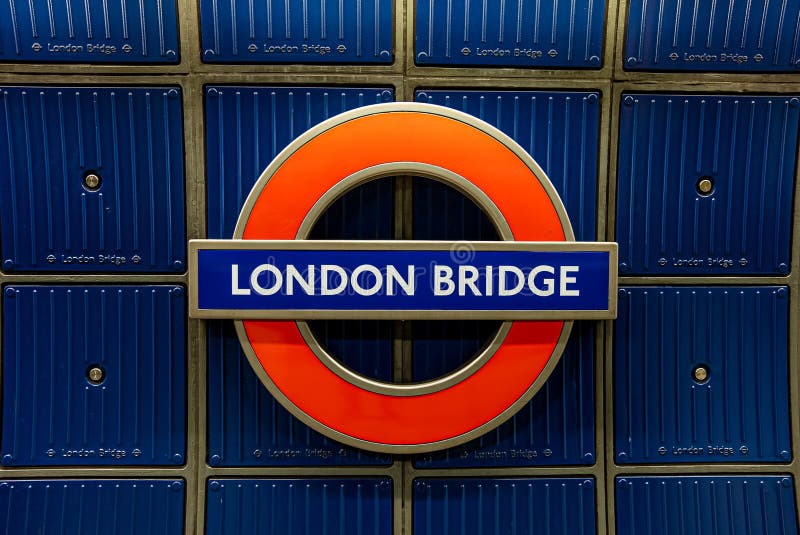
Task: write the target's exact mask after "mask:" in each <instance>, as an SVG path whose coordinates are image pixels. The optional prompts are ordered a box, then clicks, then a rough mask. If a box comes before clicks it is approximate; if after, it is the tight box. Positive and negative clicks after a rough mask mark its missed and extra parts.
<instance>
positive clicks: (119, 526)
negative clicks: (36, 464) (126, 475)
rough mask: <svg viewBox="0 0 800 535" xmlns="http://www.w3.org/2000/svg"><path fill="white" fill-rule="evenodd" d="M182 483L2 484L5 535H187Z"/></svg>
mask: <svg viewBox="0 0 800 535" xmlns="http://www.w3.org/2000/svg"><path fill="white" fill-rule="evenodd" d="M185 495H186V490H185V484H184V482H183V480H180V479H178V480H176V479H27V480H23V479H5V480H0V526H2V527H3V528H2V529H3V531H2V532H3V533H5V534H9V535H10V534H15V533H18V534H20V535H22V534H27V533H37V534H38V533H41V534H43V535H51V534H60V535H100V534H104V533H131V534H141V535H145V534H151V533H159V534H163V535H179V534H181V533H183V517H184V500H185Z"/></svg>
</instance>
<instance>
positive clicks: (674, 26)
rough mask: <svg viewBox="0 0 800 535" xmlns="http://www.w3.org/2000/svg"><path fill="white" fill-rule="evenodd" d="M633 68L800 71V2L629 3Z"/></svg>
mask: <svg viewBox="0 0 800 535" xmlns="http://www.w3.org/2000/svg"><path fill="white" fill-rule="evenodd" d="M628 6H629V8H628V17H627V21H626V23H627V32H626V40H625V63H624V67H625V69H628V70H659V71H708V72H714V71H717V72H774V73H777V72H790V73H794V72H800V47H798V34H800V1H798V0H783V1H782V2H769V1H767V2H753V1H752V0H730V1H729V2H683V1H681V0H661V1H659V2H648V1H647V0H631V1H630V2H628Z"/></svg>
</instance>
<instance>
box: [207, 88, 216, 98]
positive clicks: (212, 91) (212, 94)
mask: <svg viewBox="0 0 800 535" xmlns="http://www.w3.org/2000/svg"><path fill="white" fill-rule="evenodd" d="M206 95H208V96H209V97H218V96H219V91H218V90H217V89H216V88H214V87H212V88H210V89H209V90H208V91H206Z"/></svg>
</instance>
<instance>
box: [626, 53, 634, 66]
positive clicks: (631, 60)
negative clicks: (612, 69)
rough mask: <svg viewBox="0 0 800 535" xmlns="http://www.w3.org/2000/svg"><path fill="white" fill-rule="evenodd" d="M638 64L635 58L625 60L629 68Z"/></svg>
mask: <svg viewBox="0 0 800 535" xmlns="http://www.w3.org/2000/svg"><path fill="white" fill-rule="evenodd" d="M636 62H637V60H636V58H634V57H633V56H631V57H629V58H628V59H626V60H625V63H627V64H628V66H630V67H633V66H634V65H636Z"/></svg>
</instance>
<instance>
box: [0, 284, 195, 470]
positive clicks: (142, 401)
mask: <svg viewBox="0 0 800 535" xmlns="http://www.w3.org/2000/svg"><path fill="white" fill-rule="evenodd" d="M3 292H4V296H3V438H2V464H3V465H5V466H58V465H87V466H88V465H104V466H121V465H154V464H159V465H180V464H183V463H184V462H185V458H186V451H185V449H186V446H185V444H186V340H185V338H186V323H185V322H186V319H185V315H186V304H185V297H184V290H183V288H180V287H177V286H6V287H5V289H4V291H3ZM93 367H100V368H101V369H102V370H103V371H104V379H103V381H102V382H101V383H99V384H93V383H92V382H91V381H90V380H89V378H88V372H89V370H90V369H91V368H93Z"/></svg>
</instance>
